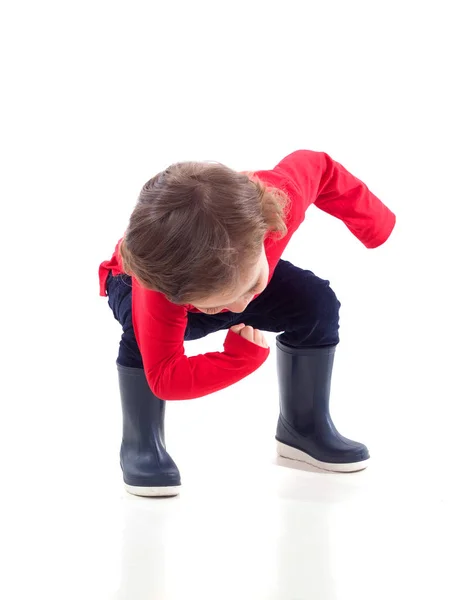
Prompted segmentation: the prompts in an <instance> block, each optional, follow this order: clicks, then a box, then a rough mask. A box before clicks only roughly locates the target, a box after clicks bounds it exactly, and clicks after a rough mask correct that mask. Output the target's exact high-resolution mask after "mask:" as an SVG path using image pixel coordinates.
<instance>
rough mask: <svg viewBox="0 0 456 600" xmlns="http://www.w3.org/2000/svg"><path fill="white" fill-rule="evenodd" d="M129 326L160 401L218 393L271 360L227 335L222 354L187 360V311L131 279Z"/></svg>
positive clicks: (258, 348)
mask: <svg viewBox="0 0 456 600" xmlns="http://www.w3.org/2000/svg"><path fill="white" fill-rule="evenodd" d="M132 286H133V292H132V309H133V327H134V330H135V335H136V339H137V342H138V346H139V349H140V351H141V356H142V359H143V363H144V370H145V374H146V378H147V381H148V382H149V385H150V387H151V389H152V391H153V392H154V394H155V395H156V396H158V397H159V398H161V399H162V400H188V399H191V398H198V397H201V396H205V395H207V394H211V393H213V392H216V391H218V390H221V389H223V388H225V387H228V386H229V385H232V384H233V383H236V382H237V381H239V380H240V379H243V378H244V377H246V376H247V375H249V374H250V373H253V371H255V370H256V369H258V367H259V366H261V365H262V364H263V363H264V361H265V360H266V359H267V357H268V356H269V352H270V350H269V348H262V347H261V346H258V345H256V344H254V343H252V342H249V341H248V340H246V339H244V338H243V337H241V336H240V335H238V334H236V333H234V332H232V331H228V335H227V337H226V340H225V344H224V352H208V353H206V354H200V355H198V356H192V357H187V356H185V352H184V343H183V340H184V335H185V329H186V326H187V311H186V310H185V308H184V307H182V306H177V305H175V304H172V303H171V302H168V300H167V299H166V298H165V296H164V295H163V294H160V293H158V292H152V291H149V290H146V289H144V288H143V287H141V286H140V285H139V284H138V283H137V281H136V280H135V278H134V277H133V278H132Z"/></svg>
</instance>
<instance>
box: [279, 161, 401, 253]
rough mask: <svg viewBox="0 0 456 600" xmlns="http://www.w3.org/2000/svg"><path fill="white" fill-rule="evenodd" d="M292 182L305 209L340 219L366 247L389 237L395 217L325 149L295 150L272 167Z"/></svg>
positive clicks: (376, 245)
mask: <svg viewBox="0 0 456 600" xmlns="http://www.w3.org/2000/svg"><path fill="white" fill-rule="evenodd" d="M276 170H277V171H278V172H280V173H283V174H284V175H286V176H287V177H288V178H289V179H290V180H291V182H292V183H293V184H294V185H295V187H296V189H297V192H298V194H299V196H300V197H301V199H302V201H303V204H302V209H303V211H304V212H305V210H306V209H307V208H308V206H309V205H310V204H315V206H317V207H318V208H319V209H321V210H323V211H324V212H326V213H329V214H330V215H332V216H334V217H336V218H337V219H340V220H341V221H343V222H344V223H345V225H346V226H347V227H348V229H349V230H350V231H351V232H352V233H353V235H355V236H356V237H357V238H358V239H359V240H360V241H361V242H362V243H363V244H364V245H365V246H366V247H367V248H376V247H378V246H380V245H381V244H383V243H384V242H385V241H386V240H387V239H388V237H389V236H390V234H391V232H392V230H393V229H394V225H395V223H396V216H395V214H394V213H393V212H391V210H390V209H389V208H388V207H387V206H385V204H383V202H382V201H381V200H380V199H379V198H377V196H375V195H374V194H373V193H372V192H371V191H370V190H369V189H368V187H367V186H366V184H364V183H363V182H362V181H360V180H359V179H358V178H357V177H355V176H354V175H352V174H351V173H349V172H348V171H347V169H345V167H343V166H342V165H341V164H340V163H338V162H336V161H335V160H333V159H332V158H331V157H330V156H329V155H328V154H326V153H325V152H314V151H312V150H297V151H295V152H292V153H291V154H289V155H288V156H286V157H285V158H284V159H282V160H281V162H280V163H279V164H278V165H277V166H276Z"/></svg>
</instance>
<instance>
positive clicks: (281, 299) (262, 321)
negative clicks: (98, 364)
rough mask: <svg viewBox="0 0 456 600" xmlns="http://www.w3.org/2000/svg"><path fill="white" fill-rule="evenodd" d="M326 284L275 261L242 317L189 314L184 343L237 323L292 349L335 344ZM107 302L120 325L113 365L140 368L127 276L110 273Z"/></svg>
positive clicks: (335, 308)
mask: <svg viewBox="0 0 456 600" xmlns="http://www.w3.org/2000/svg"><path fill="white" fill-rule="evenodd" d="M329 283H330V282H329V281H328V280H325V279H320V278H319V277H317V276H316V275H314V273H312V271H304V270H303V269H300V268H299V267H295V266H294V265H292V264H291V263H290V262H288V261H285V260H279V262H278V264H277V267H276V268H275V271H274V274H273V276H272V279H271V281H270V282H269V284H268V285H267V287H266V289H265V290H264V291H263V292H262V293H261V294H260V295H259V296H258V297H257V298H255V300H253V301H252V302H251V303H250V304H249V305H248V306H247V308H246V309H245V311H244V312H242V313H232V312H223V313H219V314H216V315H206V314H204V313H191V312H189V313H188V323H187V329H186V331H185V340H196V339H198V338H202V337H205V336H206V335H208V334H209V333H213V332H214V331H219V330H220V329H229V328H230V327H232V326H233V325H236V324H237V323H245V324H246V325H251V326H252V327H253V328H255V329H260V330H262V331H274V332H276V333H279V332H280V333H281V335H280V336H279V340H280V341H281V342H283V343H284V344H287V345H289V346H292V347H295V348H317V347H321V346H334V345H335V344H338V343H339V308H340V306H341V304H340V302H339V300H338V299H337V297H336V295H335V293H334V292H333V290H332V289H331V288H330V287H329ZM106 287H107V292H108V303H109V306H110V307H111V310H112V311H113V313H114V317H115V319H116V320H117V321H119V323H120V324H121V325H122V329H123V333H122V338H121V340H120V344H119V356H118V358H117V362H118V363H119V364H120V365H123V366H125V367H136V368H142V367H143V363H142V358H141V353H140V351H139V348H138V344H137V342H136V338H135V334H134V331H133V323H132V314H131V277H129V276H128V275H117V276H116V277H114V276H113V275H112V274H111V273H110V274H109V276H108V280H107V283H106Z"/></svg>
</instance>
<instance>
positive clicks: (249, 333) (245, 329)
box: [230, 323, 268, 348]
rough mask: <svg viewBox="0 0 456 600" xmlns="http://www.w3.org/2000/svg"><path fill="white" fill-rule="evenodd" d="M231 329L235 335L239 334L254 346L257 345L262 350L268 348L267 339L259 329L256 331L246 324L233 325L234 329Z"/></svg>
mask: <svg viewBox="0 0 456 600" xmlns="http://www.w3.org/2000/svg"><path fill="white" fill-rule="evenodd" d="M230 329H231V331H232V332H233V333H237V334H239V335H240V336H241V337H243V338H244V339H246V340H248V341H249V342H252V344H256V345H257V346H261V347H262V348H268V343H267V341H266V338H265V337H264V335H263V333H262V332H261V331H260V330H259V329H254V328H253V327H251V326H250V325H247V326H246V325H245V324H244V323H239V324H238V325H233V327H230Z"/></svg>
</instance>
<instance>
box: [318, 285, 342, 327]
mask: <svg viewBox="0 0 456 600" xmlns="http://www.w3.org/2000/svg"><path fill="white" fill-rule="evenodd" d="M325 283H326V285H324V286H322V287H321V289H320V290H319V293H318V295H317V296H316V298H315V306H314V308H313V312H314V314H315V318H316V319H317V320H318V321H319V322H320V323H322V324H324V325H326V326H327V327H331V326H334V325H337V326H338V325H339V309H340V307H341V303H340V302H339V299H338V298H337V296H336V293H335V292H334V290H333V289H332V288H331V287H330V286H329V282H325Z"/></svg>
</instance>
